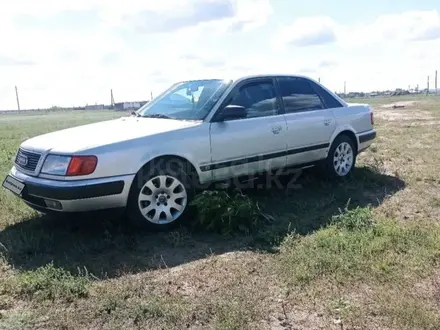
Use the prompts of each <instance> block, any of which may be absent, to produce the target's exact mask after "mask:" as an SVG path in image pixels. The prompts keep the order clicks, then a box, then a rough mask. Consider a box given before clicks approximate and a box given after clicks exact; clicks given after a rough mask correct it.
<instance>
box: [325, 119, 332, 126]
mask: <svg viewBox="0 0 440 330" xmlns="http://www.w3.org/2000/svg"><path fill="white" fill-rule="evenodd" d="M331 122H332V121H331V120H330V119H327V120H324V125H325V126H329V125H330V123H331Z"/></svg>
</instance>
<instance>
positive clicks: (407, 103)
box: [381, 101, 417, 109]
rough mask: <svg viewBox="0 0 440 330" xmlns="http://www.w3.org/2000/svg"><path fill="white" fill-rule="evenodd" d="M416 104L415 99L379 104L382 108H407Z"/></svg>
mask: <svg viewBox="0 0 440 330" xmlns="http://www.w3.org/2000/svg"><path fill="white" fill-rule="evenodd" d="M416 104H417V102H416V101H401V102H395V103H388V104H384V105H382V106H381V108H384V109H394V108H409V107H413V106H415V105H416Z"/></svg>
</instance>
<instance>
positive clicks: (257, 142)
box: [205, 78, 287, 180]
mask: <svg viewBox="0 0 440 330" xmlns="http://www.w3.org/2000/svg"><path fill="white" fill-rule="evenodd" d="M227 105H239V106H243V107H245V109H246V118H242V119H234V120H226V121H220V122H215V121H214V122H212V123H211V129H210V138H211V164H210V165H208V166H207V167H205V169H209V170H211V171H212V172H211V173H212V176H213V179H214V180H223V179H228V178H232V177H237V176H242V175H248V174H254V173H257V172H260V171H264V170H269V169H274V168H280V167H284V166H285V165H286V148H287V143H286V128H287V125H286V121H285V119H284V116H283V115H282V113H281V107H280V98H279V97H278V95H277V91H276V89H275V81H274V79H273V78H265V79H248V80H245V81H243V82H242V83H239V84H238V85H237V86H236V87H235V88H234V89H233V90H232V91H231V93H230V95H229V96H228V97H227V98H226V100H225V102H223V104H222V106H221V107H220V109H219V111H221V110H222V109H223V108H224V107H225V106H227ZM214 118H215V116H214Z"/></svg>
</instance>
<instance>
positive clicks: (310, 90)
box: [277, 77, 336, 166]
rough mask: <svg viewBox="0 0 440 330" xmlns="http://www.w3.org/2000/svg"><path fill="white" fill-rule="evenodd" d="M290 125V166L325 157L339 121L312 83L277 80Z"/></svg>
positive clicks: (296, 80) (287, 135)
mask: <svg viewBox="0 0 440 330" xmlns="http://www.w3.org/2000/svg"><path fill="white" fill-rule="evenodd" d="M277 84H278V87H279V90H280V94H281V98H282V102H283V107H284V112H285V114H284V116H285V118H286V122H287V134H286V139H287V165H288V166H290V165H296V164H302V163H309V162H313V161H316V160H319V159H322V158H325V157H326V155H327V152H328V148H329V141H330V139H331V136H332V134H333V132H334V130H335V128H336V120H335V117H334V115H333V112H332V111H331V108H329V107H328V106H327V105H326V102H325V101H324V100H323V98H322V97H321V95H320V94H319V93H318V91H317V88H316V86H314V85H313V84H314V83H313V81H311V80H308V79H306V78H302V77H278V78H277Z"/></svg>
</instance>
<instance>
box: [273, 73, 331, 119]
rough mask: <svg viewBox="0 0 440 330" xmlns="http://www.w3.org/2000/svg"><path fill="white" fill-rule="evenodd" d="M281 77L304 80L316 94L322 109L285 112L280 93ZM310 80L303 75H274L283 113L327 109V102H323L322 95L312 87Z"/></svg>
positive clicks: (300, 111)
mask: <svg viewBox="0 0 440 330" xmlns="http://www.w3.org/2000/svg"><path fill="white" fill-rule="evenodd" d="M282 79H286V80H289V79H298V80H300V81H305V82H306V83H307V84H308V85H309V86H310V88H311V89H312V90H313V91H314V92H315V93H316V95H317V96H318V97H319V100H320V101H321V105H322V106H323V108H322V109H314V110H297V111H292V112H286V108H285V104H284V100H283V98H282V95H281V86H280V81H281V80H282ZM311 82H312V81H310V80H309V79H307V78H304V77H295V76H279V77H276V83H277V88H278V90H279V93H278V94H279V97H280V99H281V104H282V108H283V113H284V114H286V115H288V114H291V113H302V112H310V111H322V110H327V109H329V107H328V106H327V104H326V103H325V101H324V99H323V97H322V96H321V94H320V93H319V92H318V91H317V90H316V89H315V88H314V87H313V84H311Z"/></svg>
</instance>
